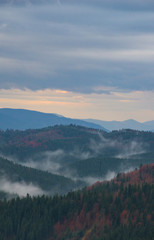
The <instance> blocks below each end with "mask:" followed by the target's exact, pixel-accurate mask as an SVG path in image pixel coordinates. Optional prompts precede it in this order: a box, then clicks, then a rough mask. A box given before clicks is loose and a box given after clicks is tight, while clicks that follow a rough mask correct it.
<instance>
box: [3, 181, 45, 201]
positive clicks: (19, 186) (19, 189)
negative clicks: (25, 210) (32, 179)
mask: <svg viewBox="0 0 154 240" xmlns="http://www.w3.org/2000/svg"><path fill="white" fill-rule="evenodd" d="M0 191H3V192H6V193H9V194H17V195H19V196H21V197H25V196H26V195H27V194H29V195H31V196H38V195H43V194H45V192H44V191H43V190H42V189H41V188H40V187H38V186H36V185H34V184H33V183H29V184H27V183H25V182H24V181H22V182H12V181H10V180H9V179H8V178H6V177H1V178H0Z"/></svg>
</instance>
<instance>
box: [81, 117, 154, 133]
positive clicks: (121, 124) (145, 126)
mask: <svg viewBox="0 0 154 240" xmlns="http://www.w3.org/2000/svg"><path fill="white" fill-rule="evenodd" d="M85 121H87V122H91V123H95V124H98V125H100V126H103V127H104V128H106V129H108V130H109V131H113V130H120V129H134V130H139V131H154V120H153V121H147V122H143V123H141V122H138V121H135V120H134V119H128V120H125V121H102V120H97V119H85Z"/></svg>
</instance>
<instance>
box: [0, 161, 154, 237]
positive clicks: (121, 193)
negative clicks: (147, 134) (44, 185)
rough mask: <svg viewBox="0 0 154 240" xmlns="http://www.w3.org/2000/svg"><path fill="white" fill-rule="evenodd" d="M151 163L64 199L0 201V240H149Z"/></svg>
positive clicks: (152, 195)
mask: <svg viewBox="0 0 154 240" xmlns="http://www.w3.org/2000/svg"><path fill="white" fill-rule="evenodd" d="M153 180H154V164H151V165H147V166H142V167H141V168H140V169H139V170H135V171H134V172H131V173H129V174H119V175H118V176H117V178H115V179H114V180H112V181H110V182H104V183H96V184H95V185H93V186H91V187H88V188H85V189H83V190H80V191H76V192H70V193H68V194H67V195H65V196H58V195H56V196H54V197H47V196H40V197H30V196H29V195H27V197H26V198H22V199H20V198H19V197H17V198H16V199H12V200H9V201H6V200H4V201H0V239H1V240H42V239H44V240H53V239H56V240H58V239H59V240H62V239H63V240H64V239H67V240H69V239H70V240H78V239H82V240H86V239H87V240H89V239H91V240H101V239H104V240H123V239H125V240H151V239H153V236H154V232H153V229H154V226H153V224H154V215H153V209H154V208H153V198H154V185H153V182H154V181H153Z"/></svg>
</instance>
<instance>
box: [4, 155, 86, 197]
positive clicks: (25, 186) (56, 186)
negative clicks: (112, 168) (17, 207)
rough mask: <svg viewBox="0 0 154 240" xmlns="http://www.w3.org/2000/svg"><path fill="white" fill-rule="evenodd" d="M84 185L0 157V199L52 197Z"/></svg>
mask: <svg viewBox="0 0 154 240" xmlns="http://www.w3.org/2000/svg"><path fill="white" fill-rule="evenodd" d="M84 185H85V183H83V182H82V181H73V180H71V179H70V178H66V177H64V176H60V175H56V174H52V173H49V172H45V171H41V170H37V169H34V168H30V167H25V166H21V165H19V164H17V163H14V162H11V161H8V160H7V159H4V158H2V157H0V199H3V198H7V197H8V198H10V197H12V196H13V195H14V194H18V195H20V196H25V194H26V191H27V192H29V191H30V193H31V194H32V195H43V194H45V195H53V194H56V193H57V194H64V193H66V192H69V191H72V190H75V189H78V188H81V187H82V186H84Z"/></svg>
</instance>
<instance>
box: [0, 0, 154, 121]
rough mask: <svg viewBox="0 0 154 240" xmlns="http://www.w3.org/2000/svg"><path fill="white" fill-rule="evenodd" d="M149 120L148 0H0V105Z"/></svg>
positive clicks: (152, 93) (153, 114)
mask: <svg viewBox="0 0 154 240" xmlns="http://www.w3.org/2000/svg"><path fill="white" fill-rule="evenodd" d="M5 107H7V108H24V109H30V110H37V111H41V112H48V113H57V114H61V115H64V116H66V117H71V118H80V119H86V118H94V119H100V120H107V121H111V120H120V121H122V120H126V119H135V120H137V121H140V122H144V121H149V120H154V1H153V0H11V1H9V0H5V1H4V0H0V108H5Z"/></svg>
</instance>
